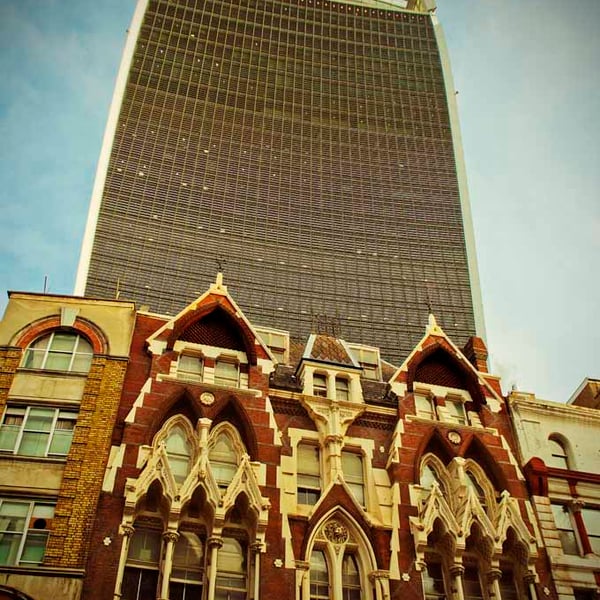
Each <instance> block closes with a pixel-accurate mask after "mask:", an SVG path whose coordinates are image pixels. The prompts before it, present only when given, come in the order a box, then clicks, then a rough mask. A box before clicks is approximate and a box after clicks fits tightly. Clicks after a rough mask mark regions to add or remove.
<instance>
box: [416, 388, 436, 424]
mask: <svg viewBox="0 0 600 600" xmlns="http://www.w3.org/2000/svg"><path fill="white" fill-rule="evenodd" d="M415 411H416V413H417V417H421V418H422V419H434V418H435V412H434V409H433V402H432V399H431V398H430V397H429V396H425V395H424V394H419V393H418V392H415Z"/></svg>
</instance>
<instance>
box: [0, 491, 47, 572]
mask: <svg viewBox="0 0 600 600" xmlns="http://www.w3.org/2000/svg"><path fill="white" fill-rule="evenodd" d="M53 517H54V504H49V503H42V502H34V501H27V500H16V499H12V498H2V499H0V565H20V566H33V565H41V564H42V561H43V559H44V553H45V551H46V542H47V541H48V535H49V533H50V531H49V530H50V526H51V522H52V518H53Z"/></svg>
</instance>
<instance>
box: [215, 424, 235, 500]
mask: <svg viewBox="0 0 600 600" xmlns="http://www.w3.org/2000/svg"><path fill="white" fill-rule="evenodd" d="M208 458H209V461H210V468H211V469H212V472H213V475H214V477H215V480H216V482H217V484H218V486H219V487H220V488H221V489H222V490H224V489H227V488H228V487H229V484H230V483H231V481H232V479H233V477H234V475H235V473H236V471H237V468H238V457H237V453H236V450H235V446H234V443H233V440H232V439H231V437H230V436H229V435H228V434H227V433H225V432H224V431H221V432H220V433H219V434H218V435H217V438H216V440H215V442H214V445H212V447H211V448H210V451H209V454H208Z"/></svg>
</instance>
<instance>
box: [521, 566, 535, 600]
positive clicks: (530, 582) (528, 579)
mask: <svg viewBox="0 0 600 600" xmlns="http://www.w3.org/2000/svg"><path fill="white" fill-rule="evenodd" d="M523 581H524V582H525V585H526V586H527V589H528V590H529V596H530V597H531V600H537V591H536V589H535V573H533V572H531V571H528V572H527V575H525V577H523Z"/></svg>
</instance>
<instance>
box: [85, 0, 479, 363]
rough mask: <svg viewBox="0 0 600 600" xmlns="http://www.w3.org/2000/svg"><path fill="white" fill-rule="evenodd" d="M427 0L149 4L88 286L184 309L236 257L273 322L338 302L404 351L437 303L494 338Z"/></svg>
mask: <svg viewBox="0 0 600 600" xmlns="http://www.w3.org/2000/svg"><path fill="white" fill-rule="evenodd" d="M424 8H426V7H425V6H422V5H419V6H417V7H415V6H413V4H412V3H407V2H396V3H394V2H329V1H323V0H271V1H267V0H149V1H148V0H142V1H141V2H139V4H138V7H137V9H136V13H135V16H134V20H133V23H132V27H131V29H130V31H129V34H128V41H127V44H126V49H125V52H124V57H123V62H122V65H121V70H120V73H119V77H118V82H117V89H116V91H115V96H114V100H113V106H112V109H111V114H110V116H109V122H108V126H107V131H106V135H105V140H104V145H103V149H102V156H101V159H100V163H99V166H98V173H97V177H96V184H95V188H94V193H93V198H92V206H91V209H90V216H89V220H88V227H87V231H86V237H85V240H84V245H83V251H82V257H81V263H80V269H79V274H78V283H77V290H76V291H77V292H78V293H85V294H87V295H90V296H100V297H112V298H114V297H115V295H119V296H120V297H121V298H123V299H131V300H135V301H136V302H138V303H140V304H146V305H148V306H149V308H150V310H152V311H154V312H161V313H167V314H175V313H177V312H178V311H179V310H181V309H182V308H183V307H184V306H185V305H186V304H187V303H189V301H190V299H192V298H194V297H195V296H196V295H198V294H199V293H200V292H201V291H202V290H204V289H205V288H206V286H207V285H208V283H210V282H211V281H212V280H213V279H214V275H215V272H216V270H217V269H218V268H221V269H222V270H223V272H224V275H225V283H226V284H227V285H228V286H229V289H230V290H231V292H232V293H233V295H234V296H235V298H236V299H237V301H238V302H239V304H240V306H241V307H242V308H243V310H244V312H245V313H246V315H247V316H248V317H249V318H250V319H251V320H252V321H253V322H254V323H257V324H265V325H269V326H272V327H278V328H281V329H286V330H289V331H290V333H291V334H292V336H297V337H306V335H308V333H309V332H310V330H311V328H313V326H314V322H315V317H316V316H323V315H324V316H325V317H326V319H329V320H331V321H332V322H334V323H336V325H337V328H338V331H339V334H340V335H341V337H343V338H345V339H347V340H349V341H353V342H362V343H364V344H372V345H377V346H379V347H381V350H382V354H383V356H384V357H387V358H390V359H394V360H395V361H399V360H402V359H403V358H404V357H405V355H406V353H407V352H408V351H409V350H410V349H411V348H412V347H413V345H414V343H415V342H416V341H417V340H418V339H419V338H420V337H421V336H422V334H423V331H424V326H425V323H426V316H427V312H428V304H429V305H430V306H431V307H432V309H433V311H434V312H435V314H436V316H437V318H438V321H440V323H441V324H442V326H443V327H444V328H445V329H446V330H447V331H448V332H450V333H451V335H452V337H453V339H455V340H457V341H459V342H460V341H464V340H465V339H466V338H467V337H468V336H470V335H472V334H474V333H476V331H477V332H478V333H479V334H480V335H482V334H483V331H482V328H483V319H482V316H481V307H480V301H479V285H478V279H477V268H476V264H475V255H474V249H473V243H472V238H473V236H472V226H471V222H470V215H469V208H468V197H467V191H466V186H465V185H464V174H463V173H464V167H463V164H462V151H461V149H460V141H459V135H458V128H457V119H456V109H455V100H454V92H453V89H452V87H453V86H452V82H451V78H450V74H449V69H448V66H447V60H446V58H445V50H444V43H443V38H442V35H441V32H440V30H439V26H438V24H437V20H436V17H435V15H434V14H432V13H431V12H425V10H424ZM419 9H421V10H419Z"/></svg>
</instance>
